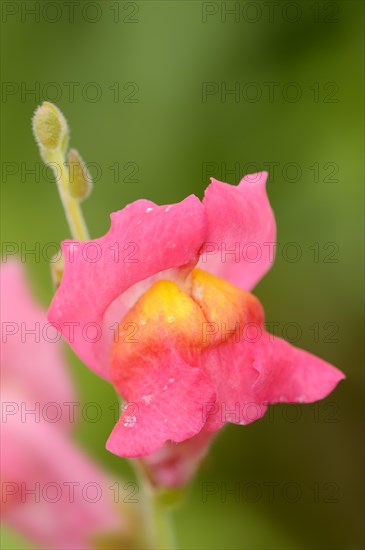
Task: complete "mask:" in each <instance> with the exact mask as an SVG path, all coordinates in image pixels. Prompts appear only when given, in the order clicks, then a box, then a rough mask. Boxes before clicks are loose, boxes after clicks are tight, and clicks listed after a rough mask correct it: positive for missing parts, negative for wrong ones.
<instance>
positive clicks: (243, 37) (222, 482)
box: [1, 0, 364, 550]
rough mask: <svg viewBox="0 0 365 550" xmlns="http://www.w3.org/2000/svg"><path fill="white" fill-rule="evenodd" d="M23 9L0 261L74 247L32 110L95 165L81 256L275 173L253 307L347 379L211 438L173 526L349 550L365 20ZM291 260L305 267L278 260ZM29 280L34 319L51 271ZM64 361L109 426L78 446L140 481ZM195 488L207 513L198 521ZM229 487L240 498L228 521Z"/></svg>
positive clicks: (9, 81) (170, 8) (95, 395)
mask: <svg viewBox="0 0 365 550" xmlns="http://www.w3.org/2000/svg"><path fill="white" fill-rule="evenodd" d="M35 4H39V3H35V2H31V1H27V2H2V11H3V13H2V21H3V23H2V28H3V32H2V46H3V47H2V80H3V89H2V92H3V95H2V151H1V152H2V198H3V201H2V209H3V211H2V213H3V216H2V239H3V241H5V242H9V241H10V242H14V243H17V245H18V246H19V248H20V250H22V248H21V247H23V257H24V247H25V246H27V247H29V248H32V247H34V246H35V243H37V242H38V243H40V247H41V252H42V247H43V246H44V245H45V244H46V243H47V242H50V241H52V242H59V241H61V240H62V239H64V238H67V237H69V232H68V228H67V225H66V222H65V218H64V214H63V211H62V208H61V206H60V202H59V199H58V195H57V190H56V187H55V185H54V184H53V183H52V177H51V175H50V173H49V172H47V171H46V170H45V169H44V168H43V165H42V164H41V162H40V159H39V155H38V149H37V147H36V145H35V142H34V139H33V136H32V133H31V127H30V120H31V117H32V114H33V111H34V109H35V108H36V106H37V105H38V104H39V103H40V102H41V101H42V100H47V99H48V100H51V101H54V102H55V103H56V104H57V105H58V106H59V107H60V108H61V109H62V111H63V112H64V114H65V116H66V118H67V119H68V121H69V123H70V126H71V132H72V133H71V146H74V147H77V148H78V149H79V150H80V152H81V154H82V156H83V158H84V159H85V161H86V162H90V163H95V164H94V165H91V166H90V170H91V172H92V173H93V174H94V175H95V174H97V178H96V180H97V181H96V182H95V186H94V191H93V194H92V196H91V197H90V198H89V199H88V200H87V201H86V202H85V204H84V213H85V216H86V219H87V222H88V224H89V228H90V231H91V234H92V236H93V237H97V236H100V235H102V234H103V233H104V232H105V231H106V230H107V229H108V225H109V213H110V212H111V211H114V210H118V209H120V208H121V207H123V206H124V205H125V204H126V203H128V202H130V201H133V200H135V199H138V198H142V197H143V198H148V199H151V200H153V201H155V202H158V203H162V204H164V203H169V202H177V201H180V200H182V199H183V198H184V197H185V196H186V195H188V194H190V193H195V194H196V195H197V196H198V197H202V194H203V191H204V188H205V186H206V184H207V182H208V178H209V176H211V175H214V176H215V177H217V178H218V179H221V180H223V181H228V182H229V183H237V182H238V181H239V179H240V177H241V176H242V175H244V174H245V173H250V172H254V171H255V167H254V166H255V165H256V166H257V168H258V169H268V168H269V165H271V168H270V179H269V183H268V193H269V196H270V200H271V202H272V205H273V208H274V211H275V213H276V218H277V224H278V241H279V247H278V255H277V260H276V262H275V265H274V267H273V269H272V270H271V272H270V273H269V275H268V276H267V277H266V278H265V279H264V280H263V281H262V282H261V283H260V285H259V286H258V287H257V289H256V290H255V292H256V294H257V295H258V296H259V298H260V299H261V301H262V302H263V304H264V306H265V309H266V316H267V319H268V320H269V321H275V322H277V323H279V325H278V326H277V328H276V331H275V333H276V334H279V335H283V334H284V336H285V335H286V336H287V337H288V338H289V339H290V338H292V339H293V338H294V337H295V327H298V326H299V327H300V329H301V335H300V337H299V340H298V341H297V342H296V344H297V345H299V346H301V347H303V348H305V349H308V350H309V351H311V352H313V353H315V354H318V355H319V356H321V357H323V358H325V359H327V360H328V361H330V362H332V363H333V364H335V365H336V366H338V367H339V368H340V369H342V370H343V371H344V372H345V373H346V375H347V380H346V381H345V382H343V383H341V384H340V386H339V387H338V388H337V389H336V391H335V392H334V393H333V394H332V395H331V396H330V397H329V398H328V399H327V400H326V401H325V402H323V403H321V404H320V405H318V406H317V407H312V406H309V405H307V406H304V405H303V406H301V407H300V408H299V407H298V408H296V409H290V408H288V407H286V406H284V405H283V406H276V407H275V408H273V410H272V414H271V415H270V416H266V417H265V418H264V419H263V420H261V421H260V422H257V423H254V424H252V425H250V426H247V427H236V426H230V427H228V428H227V429H226V430H225V431H224V432H223V433H221V434H220V435H219V437H218V438H217V440H216V442H215V444H214V446H213V448H212V450H211V452H210V454H209V457H208V459H207V460H206V461H205V463H204V465H203V467H202V469H201V471H200V473H199V475H198V476H197V478H196V479H195V481H194V483H193V485H192V488H191V490H190V491H189V493H188V496H187V499H186V501H185V503H184V505H183V506H182V507H180V508H179V509H178V510H177V511H176V513H175V521H176V526H177V534H178V541H179V544H180V547H181V548H184V549H198V548H201V549H221V548H224V549H226V548H227V549H257V550H261V549H262V550H263V549H265V550H266V549H267V550H269V549H270V550H271V549H272V550H282V549H301V550H302V549H303V550H304V549H316V550H317V549H351V550H352V549H357V548H359V549H360V548H362V547H363V538H362V537H363V533H362V524H363V438H362V429H363V413H362V404H363V401H362V400H363V392H362V387H363V379H362V372H363V370H362V368H363V367H362V337H363V321H362V313H363V286H362V280H363V262H362V257H363V242H362V241H363V237H362V227H363V223H362V214H363V187H362V181H363V179H362V178H363V164H362V160H361V159H362V153H363V145H364V144H363V115H364V113H363V103H362V94H363V74H362V66H363V53H362V52H363V5H362V2H360V1H340V2H312V1H308V2H307V1H302V2H273V3H271V2H261V1H260V2H244V1H240V2H200V1H197V0H194V1H188V0H187V1H179V0H177V1H176V0H175V1H153V0H148V1H139V2H116V1H111V2H109V1H103V2H84V3H81V4H80V2H75V7H74V8H75V9H74V16H73V17H72V13H71V16H70V11H69V10H70V8H69V7H68V8H67V7H66V6H65V4H67V3H64V2H62V1H59V2H45V3H43V4H42V3H40V4H39V6H41V7H39V6H38V8H36V9H38V14H39V17H38V16H37V15H36V16H35V15H31V14H29V13H28V11H29V10H30V9H31V7H32V6H33V7H34V5H35ZM47 5H48V7H46V6H47ZM42 6H43V7H42ZM85 6H86V7H85ZM56 8H57V9H56ZM232 9H234V13H228V12H229V10H232ZM27 10H28V11H27ZM67 83H68V84H67ZM70 83H74V84H70ZM206 83H210V84H209V85H208V88H207V84H206ZM71 89H73V90H74V96H72V94H71V93H70V90H71ZM207 89H208V91H209V95H206V94H205V93H204V90H205V91H206V90H207ZM232 89H235V90H236V94H237V93H238V95H234V94H228V95H225V90H232ZM31 90H33V92H31ZM27 92H28V93H27ZM96 166H97V167H98V169H97V170H96V169H95V167H96ZM273 166H274V170H273V168H272V167H273ZM27 170H36V173H35V174H34V173H33V174H32V173H29V172H27ZM288 242H295V243H297V245H298V246H299V247H300V251H301V258H300V259H299V260H298V261H295V262H290V261H288V258H286V257H285V253H283V250H285V247H284V245H285V244H286V243H288ZM22 243H23V244H22ZM314 243H318V244H316V245H314ZM328 243H335V244H331V245H328ZM313 245H314V246H313ZM291 252H293V251H292V250H290V251H288V253H291ZM330 253H331V254H332V255H330ZM330 260H337V261H335V262H333V261H330ZM26 264H27V265H26V267H27V270H28V273H29V276H30V278H31V280H32V284H33V287H34V289H35V292H36V293H37V295H38V297H39V299H40V300H41V301H42V302H43V304H44V305H45V306H46V305H47V304H48V303H49V301H50V299H51V297H52V285H51V281H50V276H49V266H48V264H47V261H46V259H45V258H44V257H43V256H42V254H41V257H40V258H39V261H37V260H36V259H35V257H34V256H31V255H29V256H27V257H26ZM286 323H295V326H294V325H289V328H290V327H293V326H294V329H293V332H291V329H290V330H289V328H288V325H286ZM315 323H318V325H316V327H317V328H313V325H314V324H315ZM328 323H331V324H330V325H328ZM310 327H312V328H310ZM293 334H294V336H293ZM67 355H68V357H69V360H70V361H69V362H70V369H71V371H72V375H73V376H74V378H75V381H76V383H77V386H78V388H79V395H80V401H81V403H88V402H90V401H98V402H99V403H100V404H101V406H102V410H103V416H102V420H101V421H100V422H98V423H97V424H93V423H91V422H87V421H85V420H82V419H81V421H80V424H79V426H78V428H77V430H76V433H75V437H76V438H77V440H78V441H79V442H80V444H81V445H82V446H83V447H84V448H85V449H87V450H88V451H89V452H90V454H91V455H93V456H94V458H95V459H96V460H98V461H99V462H100V463H101V464H103V465H105V466H106V467H107V468H109V470H110V472H111V475H112V476H115V478H116V479H117V476H118V475H119V474H121V475H123V476H124V477H125V478H127V479H133V474H132V472H131V470H130V469H129V466H128V465H127V464H126V463H125V462H124V461H122V460H121V459H118V458H117V457H114V456H112V455H111V454H109V453H108V452H107V451H105V449H104V444H105V441H106V439H107V437H108V434H109V433H110V431H111V429H112V427H113V414H112V413H111V411H110V409H109V406H110V405H112V404H113V403H114V402H115V395H114V393H113V390H112V389H111V388H110V387H109V386H108V385H107V384H106V383H104V382H103V381H101V380H99V379H98V378H97V377H96V376H95V375H93V374H92V373H91V372H90V371H89V370H88V369H87V368H86V367H85V366H84V365H82V364H81V363H80V362H79V361H78V360H77V358H75V357H74V356H73V354H72V353H71V352H70V351H67ZM296 416H297V418H296ZM293 418H294V420H295V421H293ZM206 482H210V483H213V484H215V485H213V486H214V487H215V488H217V493H216V494H214V495H211V496H209V497H208V498H207V502H203V499H202V488H203V484H204V483H206ZM288 483H294V484H295V486H292V489H293V491H294V493H291V492H290V490H289V489H290V487H289V489H288V485H287V484H288ZM235 484H238V488H239V490H240V494H239V498H237V499H235V497H234V495H229V494H228V495H227V499H226V502H223V500H224V499H222V498H221V490H223V491H224V487H226V488H227V489H232V488H234V487H235ZM247 484H252V485H247ZM270 484H271V485H272V484H274V485H275V486H276V487H277V489H276V490H275V496H274V497H272V496H271V497H270V492H269V485H270ZM250 487H251V489H250ZM298 487H299V490H300V492H301V495H300V498H295V495H296V493H295V491H296V490H297V489H298ZM218 489H219V490H218ZM288 490H289V492H288ZM260 491H261V493H262V494H261V495H260ZM290 500H296V501H295V502H290ZM19 537H20V535H19V534H17V533H15V532H12V531H10V530H8V529H6V530H5V531H4V534H3V537H2V545H3V548H28V547H30V546H31V545H30V542H29V543H28V541H26V540H25V539H23V538H21V537H20V538H19Z"/></svg>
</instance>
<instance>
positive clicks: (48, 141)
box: [33, 101, 68, 151]
mask: <svg viewBox="0 0 365 550" xmlns="http://www.w3.org/2000/svg"><path fill="white" fill-rule="evenodd" d="M33 132H34V136H35V138H36V140H37V142H38V144H39V146H40V147H41V149H44V150H49V151H54V150H57V149H61V150H64V149H65V148H66V145H67V140H68V127H67V122H66V120H65V117H64V116H63V114H62V113H61V111H60V110H59V109H58V108H57V107H56V106H55V105H53V103H49V102H48V101H44V102H43V103H42V105H40V106H39V107H38V108H37V110H36V112H35V113H34V117H33Z"/></svg>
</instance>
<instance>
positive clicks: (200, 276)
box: [191, 269, 264, 344]
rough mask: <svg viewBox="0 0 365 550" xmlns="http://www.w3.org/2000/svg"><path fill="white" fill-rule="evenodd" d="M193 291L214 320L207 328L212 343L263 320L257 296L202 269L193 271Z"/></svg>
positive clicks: (197, 300)
mask: <svg viewBox="0 0 365 550" xmlns="http://www.w3.org/2000/svg"><path fill="white" fill-rule="evenodd" d="M191 295H192V297H193V299H194V300H195V301H196V303H197V304H198V305H199V307H200V308H201V309H202V311H203V313H204V317H205V319H206V321H207V322H208V323H210V324H211V327H207V329H206V337H207V338H206V339H209V343H211V344H214V343H220V342H222V341H225V340H227V339H228V338H229V337H232V336H234V335H235V334H236V333H242V331H243V330H244V329H245V327H247V325H248V324H254V325H261V324H262V322H263V319H264V313H263V309H262V306H261V304H260V302H259V300H258V299H257V298H256V296H254V295H253V294H251V293H250V292H246V291H244V290H241V289H240V288H238V287H236V286H234V285H232V284H231V283H229V282H227V281H225V280H224V279H221V278H220V277H216V276H215V275H211V274H210V273H207V272H206V271H203V270H202V269H194V270H193V272H192V287H191ZM208 336H209V338H208Z"/></svg>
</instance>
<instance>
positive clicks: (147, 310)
mask: <svg viewBox="0 0 365 550" xmlns="http://www.w3.org/2000/svg"><path fill="white" fill-rule="evenodd" d="M204 322H205V318H204V315H203V312H202V310H201V309H200V307H199V306H198V304H196V303H195V302H194V300H193V299H192V298H191V297H190V296H189V295H188V294H186V293H184V292H182V291H181V290H180V288H179V287H178V285H177V284H176V283H174V282H172V281H158V282H156V283H154V284H153V285H152V286H151V288H149V290H148V291H147V292H145V293H144V294H143V295H142V296H141V298H140V299H139V300H138V301H137V303H136V304H135V305H134V306H133V307H132V308H131V309H130V310H129V312H128V313H127V315H126V316H125V317H124V319H123V320H122V321H121V322H120V323H119V326H118V331H117V333H116V334H115V337H114V343H113V346H112V350H111V361H110V368H111V375H112V378H113V381H114V383H115V384H116V385H117V384H118V383H122V380H121V377H124V374H123V373H125V375H126V376H128V377H129V376H130V374H131V371H134V372H135V373H137V371H138V370H139V369H140V368H144V366H146V363H149V364H151V363H152V362H156V356H158V355H159V354H161V353H163V352H164V349H165V350H166V349H168V350H171V349H173V350H174V349H177V350H178V352H179V353H180V355H181V356H182V357H183V358H184V360H185V361H187V362H191V361H192V359H193V357H194V356H196V354H199V353H200V349H201V347H202V345H203V344H202V338H201V331H202V324H203V323H204ZM127 371H128V372H127Z"/></svg>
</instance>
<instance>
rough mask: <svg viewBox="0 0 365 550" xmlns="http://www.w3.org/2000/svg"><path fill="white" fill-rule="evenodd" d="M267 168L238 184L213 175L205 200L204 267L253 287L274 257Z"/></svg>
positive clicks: (273, 231) (273, 235)
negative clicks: (223, 180) (267, 189)
mask: <svg viewBox="0 0 365 550" xmlns="http://www.w3.org/2000/svg"><path fill="white" fill-rule="evenodd" d="M267 176H268V174H267V172H259V173H257V174H250V175H248V176H245V177H244V178H243V179H242V180H241V181H240V183H239V185H237V186H234V185H229V184H227V183H223V182H220V181H217V180H215V179H214V178H212V180H211V184H210V185H209V186H208V187H207V189H206V191H205V196H204V200H203V204H204V207H205V213H206V217H207V223H208V232H207V238H206V242H205V244H204V246H203V250H202V256H201V259H200V262H199V266H198V267H200V268H201V269H204V270H206V271H209V272H210V273H213V274H214V275H217V276H218V277H222V278H223V279H226V280H228V281H229V282H231V283H233V284H235V285H236V286H238V287H240V288H243V289H244V290H251V289H252V288H253V287H254V286H255V285H256V284H257V283H258V282H259V281H260V280H261V279H262V277H263V276H264V275H265V274H266V272H267V271H268V270H269V269H270V267H271V266H272V264H273V261H274V255H275V254H274V252H275V246H274V244H275V240H276V224H275V218H274V214H273V211H272V209H271V206H270V203H269V200H268V197H267V194H266V180H267Z"/></svg>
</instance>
